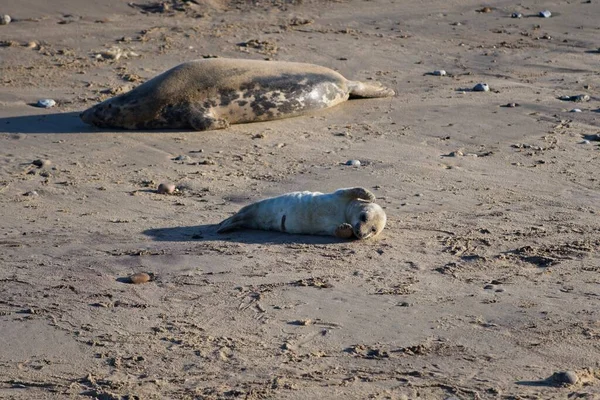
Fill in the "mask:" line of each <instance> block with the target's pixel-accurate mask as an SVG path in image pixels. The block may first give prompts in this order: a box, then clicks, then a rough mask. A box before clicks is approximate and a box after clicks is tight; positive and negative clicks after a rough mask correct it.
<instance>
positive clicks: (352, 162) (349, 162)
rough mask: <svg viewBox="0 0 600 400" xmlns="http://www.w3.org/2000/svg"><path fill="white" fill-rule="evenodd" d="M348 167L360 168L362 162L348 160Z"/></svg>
mask: <svg viewBox="0 0 600 400" xmlns="http://www.w3.org/2000/svg"><path fill="white" fill-rule="evenodd" d="M346 165H349V166H351V167H360V161H359V160H348V161H346Z"/></svg>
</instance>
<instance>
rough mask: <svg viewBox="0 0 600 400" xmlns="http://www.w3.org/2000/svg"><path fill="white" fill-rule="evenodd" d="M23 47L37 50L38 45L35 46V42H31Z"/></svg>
mask: <svg viewBox="0 0 600 400" xmlns="http://www.w3.org/2000/svg"><path fill="white" fill-rule="evenodd" d="M25 47H27V48H28V49H37V47H38V44H37V42H34V41H31V42H29V43H27V44H26V45H25Z"/></svg>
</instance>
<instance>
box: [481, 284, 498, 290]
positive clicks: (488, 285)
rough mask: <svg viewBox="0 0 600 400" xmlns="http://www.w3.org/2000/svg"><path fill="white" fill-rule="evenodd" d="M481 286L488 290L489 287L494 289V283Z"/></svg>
mask: <svg viewBox="0 0 600 400" xmlns="http://www.w3.org/2000/svg"><path fill="white" fill-rule="evenodd" d="M483 288H484V289H486V290H489V289H495V288H496V287H495V286H494V285H490V284H487V285H485V286H484V287H483Z"/></svg>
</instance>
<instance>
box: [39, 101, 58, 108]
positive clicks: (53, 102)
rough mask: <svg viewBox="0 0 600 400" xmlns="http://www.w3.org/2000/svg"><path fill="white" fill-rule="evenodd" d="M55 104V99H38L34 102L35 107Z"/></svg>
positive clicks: (48, 106) (46, 106) (50, 106)
mask: <svg viewBox="0 0 600 400" xmlns="http://www.w3.org/2000/svg"><path fill="white" fill-rule="evenodd" d="M55 105H56V101H54V100H52V99H40V100H38V101H37V103H36V107H41V108H52V107H54V106H55Z"/></svg>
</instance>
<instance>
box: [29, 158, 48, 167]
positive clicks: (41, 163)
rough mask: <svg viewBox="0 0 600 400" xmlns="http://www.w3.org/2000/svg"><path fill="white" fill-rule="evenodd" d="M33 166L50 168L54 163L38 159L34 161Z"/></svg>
mask: <svg viewBox="0 0 600 400" xmlns="http://www.w3.org/2000/svg"><path fill="white" fill-rule="evenodd" d="M31 164H33V165H35V166H36V167H38V168H48V167H49V166H50V165H52V161H50V160H41V159H38V160H33V161H32V162H31Z"/></svg>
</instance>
